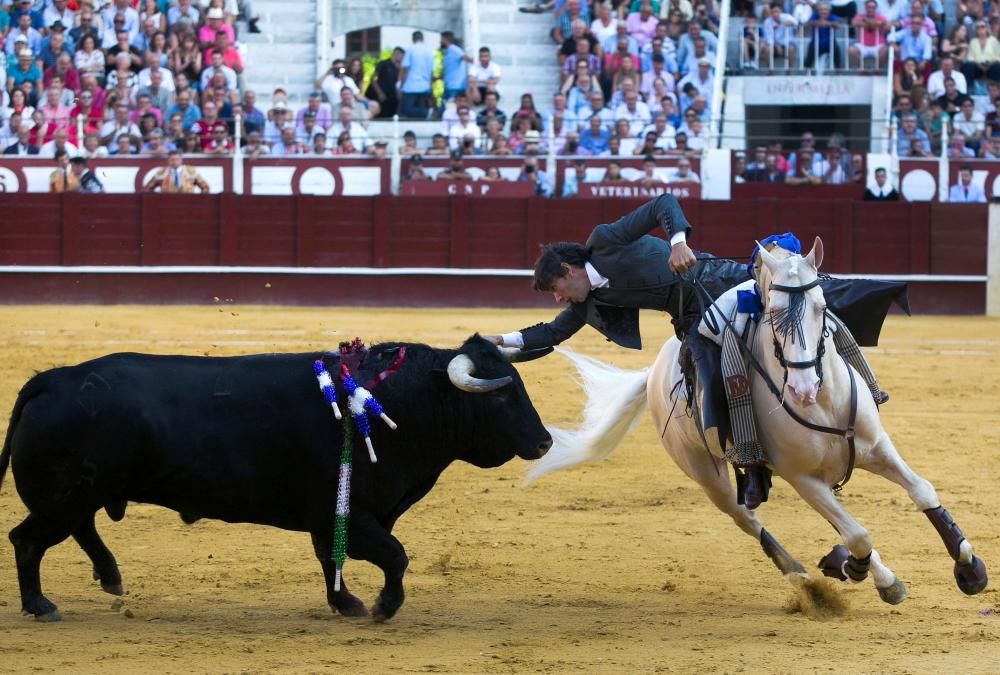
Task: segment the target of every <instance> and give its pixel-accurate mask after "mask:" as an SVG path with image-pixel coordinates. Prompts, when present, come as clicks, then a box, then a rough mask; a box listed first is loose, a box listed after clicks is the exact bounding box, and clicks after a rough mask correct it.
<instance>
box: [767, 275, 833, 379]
mask: <svg viewBox="0 0 1000 675" xmlns="http://www.w3.org/2000/svg"><path fill="white" fill-rule="evenodd" d="M820 281H821V279H819V277H817V278H816V279H814V280H812V281H811V282H809V283H808V284H804V285H802V286H783V285H781V284H771V285H770V287H769V289H770V290H774V291H780V292H782V293H788V294H789V295H796V294H801V295H804V294H805V293H806V291H809V290H811V289H813V288H816V287H817V286H819V284H820ZM768 323H769V324H770V325H771V338H772V340H773V342H774V356H775V358H776V359H778V363H780V364H781V367H782V368H783V369H784V370H785V378H784V382H782V386H781V388H782V391H784V388H785V384H787V383H788V369H789V368H795V369H799V370H805V369H806V368H815V369H816V377H818V378H819V385H820V386H821V387H822V386H823V355H824V354H826V338H827V336H829V332H828V331H827V329H826V312H825V311H824V312H823V330H821V331H820V334H819V341H818V342H817V344H816V358H814V359H810V360H809V361H788V360H787V359H785V352H784V350H783V349H782V346H781V343H780V342H779V341H778V334H777V333H776V332H775V330H774V321H768Z"/></svg>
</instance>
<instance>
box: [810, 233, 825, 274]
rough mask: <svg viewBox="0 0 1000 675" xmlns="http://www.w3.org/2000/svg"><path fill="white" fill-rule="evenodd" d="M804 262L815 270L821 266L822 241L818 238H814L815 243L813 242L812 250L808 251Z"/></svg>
mask: <svg viewBox="0 0 1000 675" xmlns="http://www.w3.org/2000/svg"><path fill="white" fill-rule="evenodd" d="M806 262H808V263H809V264H810V265H812V266H813V268H814V269H817V270H818V269H819V266H820V265H822V264H823V240H822V239H820V238H819V237H816V241H814V242H813V247H812V250H811V251H809V255H807V256H806Z"/></svg>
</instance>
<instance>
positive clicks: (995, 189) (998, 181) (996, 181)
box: [990, 174, 1000, 197]
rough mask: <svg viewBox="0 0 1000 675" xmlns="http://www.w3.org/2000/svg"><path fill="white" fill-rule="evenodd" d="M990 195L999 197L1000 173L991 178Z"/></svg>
mask: <svg viewBox="0 0 1000 675" xmlns="http://www.w3.org/2000/svg"><path fill="white" fill-rule="evenodd" d="M990 197H1000V174H998V175H997V177H996V178H994V179H993V192H992V193H991V194H990Z"/></svg>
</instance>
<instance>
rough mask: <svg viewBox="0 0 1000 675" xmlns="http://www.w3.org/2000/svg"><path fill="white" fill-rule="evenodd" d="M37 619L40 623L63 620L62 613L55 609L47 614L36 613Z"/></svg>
mask: <svg viewBox="0 0 1000 675" xmlns="http://www.w3.org/2000/svg"><path fill="white" fill-rule="evenodd" d="M35 621H38V622H40V623H55V622H56V621H62V614H60V613H59V612H57V611H55V610H52V611H51V612H46V613H45V614H36V615H35Z"/></svg>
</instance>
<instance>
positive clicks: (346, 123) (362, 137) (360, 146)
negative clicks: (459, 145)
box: [326, 108, 478, 152]
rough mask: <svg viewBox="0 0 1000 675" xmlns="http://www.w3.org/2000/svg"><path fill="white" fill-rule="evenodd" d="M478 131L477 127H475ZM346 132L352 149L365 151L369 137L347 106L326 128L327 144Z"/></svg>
mask: <svg viewBox="0 0 1000 675" xmlns="http://www.w3.org/2000/svg"><path fill="white" fill-rule="evenodd" d="M476 129H477V131H478V127H476ZM345 131H346V132H347V135H348V136H350V137H351V144H352V145H353V146H354V149H355V150H357V151H358V152H365V151H366V150H367V149H368V146H369V145H371V139H370V138H369V137H368V132H367V131H366V130H365V128H364V127H363V126H361V123H360V122H355V121H354V120H353V118H352V115H351V111H350V110H349V109H347V108H341V109H340V112H339V113H338V114H337V121H336V122H334V123H333V126H331V127H330V128H329V129H327V132H326V137H327V144H328V145H330V146H331V147H336V146H337V139H338V138H339V137H340V134H342V133H344V132H345Z"/></svg>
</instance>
